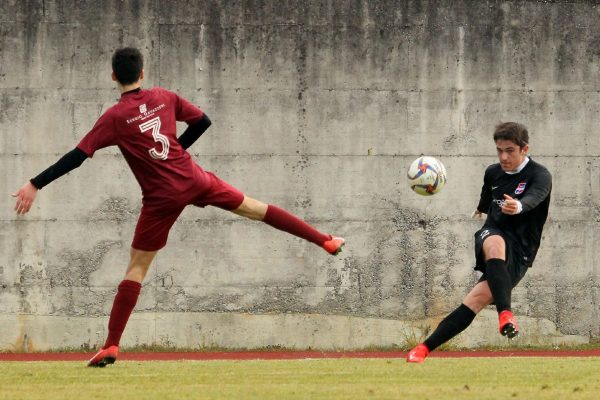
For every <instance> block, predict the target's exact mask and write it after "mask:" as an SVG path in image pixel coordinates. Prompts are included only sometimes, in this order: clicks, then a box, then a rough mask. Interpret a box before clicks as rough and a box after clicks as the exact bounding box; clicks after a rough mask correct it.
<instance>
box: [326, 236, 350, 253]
mask: <svg viewBox="0 0 600 400" xmlns="http://www.w3.org/2000/svg"><path fill="white" fill-rule="evenodd" d="M330 237H331V239H329V240H327V241H326V242H325V243H323V248H324V249H325V250H326V251H327V252H328V253H329V254H331V255H334V256H336V255H338V254H339V253H340V252H341V251H342V246H344V243H345V242H346V241H345V240H344V238H341V237H335V236H330Z"/></svg>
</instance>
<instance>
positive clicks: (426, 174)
mask: <svg viewBox="0 0 600 400" xmlns="http://www.w3.org/2000/svg"><path fill="white" fill-rule="evenodd" d="M407 176H408V183H409V184H410V188H411V189H412V190H414V191H415V192H416V193H418V194H420V195H422V196H431V195H434V194H436V193H439V192H440V191H441V190H442V189H443V188H444V185H445V184H446V167H444V164H442V163H441V162H440V161H439V160H438V159H436V158H433V157H428V156H421V157H419V158H417V159H416V160H415V161H413V163H412V164H410V167H409V168H408V173H407Z"/></svg>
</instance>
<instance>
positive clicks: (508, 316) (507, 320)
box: [498, 310, 519, 339]
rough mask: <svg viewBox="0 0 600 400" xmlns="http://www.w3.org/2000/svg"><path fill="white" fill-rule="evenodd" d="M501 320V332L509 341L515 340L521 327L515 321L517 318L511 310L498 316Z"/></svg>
mask: <svg viewBox="0 0 600 400" xmlns="http://www.w3.org/2000/svg"><path fill="white" fill-rule="evenodd" d="M498 319H499V330H500V334H501V335H502V336H506V337H508V338H509V339H512V338H514V337H515V336H517V335H518V334H519V327H518V326H517V322H516V321H515V316H514V315H513V313H512V312H511V311H509V310H504V311H502V312H501V313H500V314H499V315H498Z"/></svg>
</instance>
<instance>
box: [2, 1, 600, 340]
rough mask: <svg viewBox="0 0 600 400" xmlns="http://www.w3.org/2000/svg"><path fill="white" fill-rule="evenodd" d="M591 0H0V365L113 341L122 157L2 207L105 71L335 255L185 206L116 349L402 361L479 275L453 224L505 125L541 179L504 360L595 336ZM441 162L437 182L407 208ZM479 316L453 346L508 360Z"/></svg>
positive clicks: (96, 107) (92, 110)
mask: <svg viewBox="0 0 600 400" xmlns="http://www.w3.org/2000/svg"><path fill="white" fill-rule="evenodd" d="M595 3H596V2H595V1H591V0H590V1H571V2H568V1H545V2H539V1H492V0H489V1H478V0H472V1H467V0H463V1H433V0H432V1H426V0H422V1H418V0H412V1H400V0H396V1H393V0H382V1H367V0H354V1H350V0H345V1H337V0H329V1H327V0H310V1H297V2H296V1H267V0H262V1H261V0H254V1H253V0H245V1H225V0H206V1H192V0H187V1H186V0H178V1H168V2H167V1H159V0H154V1H134V0H125V1H118V0H106V1H91V0H90V1H67V0H28V1H16V0H12V1H2V2H0V135H1V136H0V187H1V188H2V191H3V194H2V196H0V349H2V350H28V351H31V350H46V349H57V348H65V347H76V348H79V347H81V348H88V347H89V348H93V347H96V346H97V345H98V344H100V343H102V342H103V340H104V337H105V335H106V329H107V328H106V324H107V315H108V313H109V312H110V308H111V305H112V300H113V297H114V294H115V291H116V286H117V284H118V283H119V282H120V280H121V279H122V276H123V273H124V270H125V267H126V263H127V259H128V250H129V245H130V242H131V238H132V234H133V229H134V226H135V222H136V220H137V215H138V212H139V209H140V191H139V189H138V186H137V184H136V182H135V180H134V179H133V176H132V175H131V173H130V172H129V171H128V168H127V166H126V164H125V162H124V161H123V159H122V157H121V156H120V154H119V153H118V151H117V150H116V149H108V150H103V151H100V152H98V153H97V154H96V156H95V157H94V158H93V159H92V160H88V161H86V162H85V163H84V165H83V166H82V167H80V168H79V169H78V170H76V171H74V172H72V173H71V174H69V175H68V176H66V177H63V178H61V179H60V180H59V181H57V182H54V183H53V184H51V185H50V186H48V187H47V188H45V189H43V190H42V191H41V192H40V193H39V195H38V199H37V202H36V204H35V206H34V207H33V209H32V211H31V212H30V213H29V214H28V215H27V216H25V217H17V216H16V215H15V214H14V212H13V206H14V200H13V198H11V197H10V196H8V194H9V193H11V192H12V191H14V190H16V189H17V188H18V187H20V185H21V184H22V183H23V182H24V181H25V180H26V179H29V178H30V177H32V176H34V175H35V174H37V173H38V172H39V171H41V170H42V169H43V168H45V167H46V166H48V165H49V164H51V163H53V162H54V161H55V160H56V159H57V158H58V157H59V156H61V155H62V154H63V153H65V152H67V151H69V150H70V149H72V148H73V147H74V146H75V144H76V143H77V141H78V140H79V139H80V138H81V137H82V136H83V135H84V134H85V133H86V132H87V131H88V130H89V129H90V127H91V126H92V124H93V123H94V122H95V120H96V119H97V118H98V117H99V116H100V114H101V113H102V112H103V110H105V109H106V108H107V107H109V106H110V105H112V104H113V103H114V102H115V100H116V99H117V98H118V92H117V91H116V90H115V88H114V86H113V82H112V81H111V80H110V72H111V71H110V60H109V58H110V55H111V54H112V52H113V51H114V49H115V48H117V47H121V46H124V45H134V46H137V47H139V48H141V49H142V51H143V53H144V54H145V57H146V76H147V80H146V83H145V86H148V87H149V86H153V85H161V86H165V87H167V88H171V89H174V90H177V91H179V92H180V93H181V94H182V95H184V96H186V97H188V98H189V99H191V100H193V101H194V102H195V103H197V104H199V105H200V106H201V107H202V108H203V109H204V110H205V111H206V112H207V114H208V115H209V116H210V117H211V119H212V120H213V126H212V127H211V128H210V130H209V131H208V132H207V133H206V134H205V135H204V136H203V137H202V138H201V139H200V140H199V141H198V142H197V143H196V144H195V145H194V146H193V147H192V148H191V152H192V153H193V155H194V157H195V158H196V159H197V160H198V162H199V163H200V164H201V165H202V166H204V167H205V168H206V169H208V170H212V171H215V172H216V173H217V174H219V175H220V176H221V177H222V178H224V179H226V180H228V181H229V182H231V183H232V184H233V185H235V186H237V187H239V188H240V189H242V190H243V191H244V192H246V193H247V194H248V195H250V196H252V197H255V198H258V199H261V200H263V201H265V202H270V203H274V204H277V205H279V206H282V207H284V208H287V209H289V210H290V211H292V212H294V213H296V214H298V215H300V216H301V217H303V218H305V219H306V220H308V221H309V222H311V223H313V224H314V225H315V226H317V227H318V228H319V229H321V230H323V231H326V232H331V233H335V234H337V235H342V236H344V237H345V238H346V239H347V246H346V249H345V250H344V252H343V253H342V255H341V256H339V257H330V256H328V255H327V254H325V253H324V252H323V251H322V250H320V249H319V248H317V247H315V246H314V245H311V244H307V243H305V242H303V241H302V240H300V239H297V238H295V237H292V236H290V235H287V234H284V233H281V232H279V231H276V230H274V229H272V228H269V227H268V226H266V225H263V224H260V223H255V222H252V221H248V220H243V219H241V218H238V217H236V216H234V215H232V214H230V213H227V212H224V211H221V210H218V209H213V208H207V209H194V208H188V209H186V211H185V212H184V214H183V215H182V216H181V218H180V220H179V221H178V222H177V223H176V225H175V226H174V228H173V230H172V231H171V235H170V239H169V244H168V247H167V248H166V249H165V250H163V251H162V252H161V253H159V255H158V257H157V259H156V261H155V263H154V264H153V267H152V269H151V272H150V274H149V276H148V277H147V280H146V281H145V284H144V287H143V292H142V295H141V297H140V300H139V302H138V305H137V307H136V310H135V313H134V315H133V317H132V320H131V321H130V324H129V326H128V329H127V330H126V332H125V335H124V338H123V342H122V344H123V345H125V346H133V345H142V344H155V345H165V346H179V347H200V346H224V347H229V348H239V347H262V346H287V347H303V348H304V347H312V348H362V347H366V346H391V345H398V346H406V345H409V344H412V343H414V342H415V341H416V340H418V339H419V338H421V336H422V335H424V334H426V332H427V331H428V329H429V327H430V326H431V325H432V324H435V323H437V322H438V321H439V320H440V318H442V317H443V316H444V315H445V314H446V313H447V312H448V311H450V310H452V309H453V308H454V307H456V306H457V305H458V304H459V303H460V301H461V299H462V298H463V296H464V295H465V294H466V293H467V291H468V290H469V289H470V287H471V286H472V285H473V284H474V282H476V280H477V279H478V274H477V273H475V272H474V271H473V270H472V267H473V255H472V253H473V247H472V235H473V233H474V231H475V230H477V229H478V227H479V226H480V224H481V223H480V222H476V221H472V220H470V219H469V215H470V213H471V211H472V210H473V209H474V207H475V206H476V204H477V201H478V194H479V190H480V187H481V180H482V176H483V171H484V168H485V166H486V165H488V164H490V163H493V162H495V148H494V145H493V142H492V139H491V133H492V130H493V127H494V125H495V124H496V123H498V122H499V121H508V120H515V121H520V122H522V123H524V124H526V125H527V126H528V127H529V128H530V132H531V154H532V155H533V157H534V158H535V159H536V160H538V161H540V162H541V163H543V164H545V165H546V166H547V167H548V168H549V169H550V170H551V172H552V173H553V176H554V192H553V198H552V205H551V210H550V218H549V220H548V223H547V225H546V230H545V232H544V238H543V243H542V248H541V250H540V253H539V258H538V260H537V262H536V263H535V265H534V267H533V269H532V270H530V271H529V273H528V275H527V276H526V278H525V279H524V280H523V281H522V283H521V284H520V285H519V286H518V288H517V289H516V290H515V291H514V296H513V297H514V310H515V311H516V313H517V314H518V317H519V321H521V325H522V329H523V337H522V338H521V339H520V341H519V342H518V343H524V344H548V343H555V344H560V343H587V342H590V341H597V340H598V339H599V338H600V323H599V313H600V289H599V282H600V277H599V268H600V262H599V261H598V257H597V255H596V253H597V252H596V249H597V247H596V246H597V245H598V243H599V239H600V237H599V236H600V235H599V232H598V223H599V222H600V200H599V199H600V196H599V195H600V185H599V184H600V157H599V154H600V140H599V139H598V129H597V116H598V115H599V113H600V33H599V32H600V30H599V29H598V28H599V25H600V23H599V22H598V21H600V18H599V17H600V7H597V6H596V5H595ZM421 153H426V154H430V155H434V156H437V157H439V158H440V159H441V160H442V161H443V162H444V163H445V165H446V167H447V169H448V174H449V182H448V184H447V186H446V188H445V189H444V191H443V192H442V193H441V194H439V195H436V196H434V197H432V198H423V197H419V196H417V195H416V194H414V193H412V192H411V191H410V189H409V188H408V186H407V184H406V181H405V173H406V168H407V166H408V165H409V164H410V162H411V161H412V160H413V159H414V158H415V157H416V156H418V155H420V154H421ZM496 329H497V328H496V317H495V311H494V310H493V309H492V308H490V309H488V310H485V311H484V312H483V313H482V315H481V317H479V318H478V319H477V320H476V322H475V323H474V324H473V326H472V327H470V328H469V329H468V330H467V331H466V333H465V334H463V335H461V336H460V337H459V338H458V339H457V340H456V341H455V344H458V345H464V346H476V345H481V344H501V343H504V342H505V339H503V338H501V337H500V336H499V335H498V334H497V330H496Z"/></svg>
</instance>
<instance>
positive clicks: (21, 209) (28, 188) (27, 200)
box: [12, 182, 38, 215]
mask: <svg viewBox="0 0 600 400" xmlns="http://www.w3.org/2000/svg"><path fill="white" fill-rule="evenodd" d="M37 191H38V188H36V187H35V186H33V184H32V183H31V182H27V183H26V184H24V185H23V186H22V187H21V189H19V190H18V191H17V192H16V193H13V194H12V196H13V197H16V198H17V204H15V211H16V212H17V214H19V215H23V214H25V213H27V212H28V211H29V210H30V209H31V206H32V204H33V201H34V200H35V195H36V194H37Z"/></svg>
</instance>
